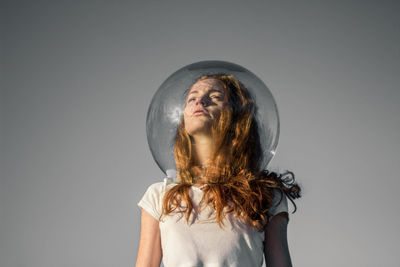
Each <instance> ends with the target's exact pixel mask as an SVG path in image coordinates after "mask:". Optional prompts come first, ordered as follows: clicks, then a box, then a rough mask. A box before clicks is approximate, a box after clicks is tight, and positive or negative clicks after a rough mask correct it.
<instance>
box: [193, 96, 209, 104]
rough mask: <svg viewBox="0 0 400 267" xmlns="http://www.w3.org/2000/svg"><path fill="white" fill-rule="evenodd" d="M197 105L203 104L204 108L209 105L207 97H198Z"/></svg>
mask: <svg viewBox="0 0 400 267" xmlns="http://www.w3.org/2000/svg"><path fill="white" fill-rule="evenodd" d="M195 104H196V105H198V104H201V105H203V106H206V105H207V96H206V95H204V96H199V97H196V100H195Z"/></svg>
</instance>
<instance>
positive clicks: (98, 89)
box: [0, 1, 400, 267]
mask: <svg viewBox="0 0 400 267" xmlns="http://www.w3.org/2000/svg"><path fill="white" fill-rule="evenodd" d="M399 7H400V5H399V4H398V2H397V1H247V3H244V1H196V2H194V1H193V2H189V1H180V2H172V1H163V2H161V1H160V2H159V3H156V2H151V1H146V2H145V1H143V2H139V1H26V2H23V1H6V2H2V4H1V8H2V9H1V12H2V15H1V20H2V24H1V31H2V38H1V113H0V115H1V116H0V118H1V139H0V140H1V161H0V162H1V185H0V190H1V191H0V200H1V202H0V203H1V205H0V212H1V213H0V216H1V217H0V266H1V267H14V266H18V267H19V266H35V267H36V266H38V267H39V266H40V267H43V266H134V263H135V261H136V254H137V248H138V242H139V227H140V225H139V222H140V221H139V220H140V217H139V215H140V213H139V208H138V207H137V206H136V203H137V202H138V201H139V199H140V198H141V196H142V195H143V193H144V191H145V189H146V188H147V186H148V185H150V184H151V183H154V182H157V181H161V180H162V178H163V174H162V172H161V171H160V170H159V169H158V167H157V166H156V164H155V162H154V161H153V159H152V156H151V154H150V151H149V149H148V145H147V140H146V132H145V118H146V112H147V108H148V105H149V103H150V100H151V98H152V96H153V94H154V93H155V91H156V90H157V88H158V86H159V85H160V84H161V83H162V82H163V81H164V80H165V79H166V78H167V77H168V76H169V75H170V74H172V73H173V72H174V71H176V70H177V69H178V68H180V67H182V66H184V65H187V64H190V63H193V62H196V61H200V60H226V61H231V62H234V63H237V64H240V65H242V66H244V67H246V68H248V69H249V70H251V71H253V72H254V73H255V74H256V75H257V76H259V77H260V78H261V79H262V80H264V81H265V83H266V84H267V85H268V86H269V87H270V89H271V91H272V93H273V95H274V96H275V99H276V101H277V104H278V108H279V112H280V119H281V135H280V141H279V145H278V149H277V154H276V156H275V158H274V159H273V161H272V162H271V165H270V167H271V169H272V170H274V171H284V170H292V171H293V172H294V173H295V174H296V179H297V181H298V182H299V183H300V184H301V185H302V186H303V187H304V191H303V198H302V199H301V200H299V201H298V202H297V203H298V212H296V213H295V214H291V215H290V218H291V219H290V223H289V233H288V235H289V236H288V238H289V246H290V251H291V256H292V261H293V263H294V265H295V266H298V267H302V266H304V267H307V266H335V267H336V266H363V267H365V266H399V263H398V258H399V252H400V251H399V244H398V240H399V239H400V236H399V230H398V225H400V216H399V214H398V210H399V208H398V204H399V203H400V196H399V194H398V191H399V190H398V188H399V186H400V182H399V175H398V173H399V171H400V161H399V149H400V142H399V137H400V116H399V115H400V112H399V111H400V106H399V104H398V102H399V100H400V90H399V80H400V78H399V76H400V75H399V74H400V73H399V69H400V66H399V47H400V42H399V37H400V35H399V21H400V20H399V16H398V14H399ZM290 209H292V207H290Z"/></svg>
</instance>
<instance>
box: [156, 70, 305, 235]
mask: <svg viewBox="0 0 400 267" xmlns="http://www.w3.org/2000/svg"><path fill="white" fill-rule="evenodd" d="M210 78H213V79H217V80H219V81H221V82H222V84H223V86H224V90H225V97H227V100H228V101H229V104H230V105H229V107H228V108H225V109H223V110H222V111H221V113H220V115H219V119H218V120H214V121H213V123H212V126H211V135H212V138H213V141H214V147H213V149H212V151H211V158H210V161H209V162H210V163H209V164H208V165H207V166H206V167H205V168H204V170H202V169H200V167H199V166H196V165H195V161H194V155H193V153H194V151H193V149H192V143H193V139H192V137H191V136H190V135H189V134H188V133H187V132H186V130H185V124H184V120H183V117H182V118H181V120H180V122H179V125H178V128H177V132H176V137H175V147H174V155H175V162H176V166H177V181H178V183H177V184H176V185H175V186H173V187H172V188H170V189H169V190H168V191H167V192H166V194H165V195H164V198H163V205H162V206H163V213H162V214H163V215H168V214H170V213H172V212H174V211H177V212H180V213H182V214H185V218H186V221H187V223H189V218H190V215H191V213H192V211H193V209H194V206H193V202H192V199H191V197H190V194H189V192H190V189H191V186H192V185H193V184H195V183H203V184H204V187H203V199H202V201H201V203H202V204H203V205H206V206H208V205H211V207H213V208H214V210H215V213H216V221H217V223H218V225H219V226H220V227H221V228H222V226H223V219H224V217H225V216H226V214H227V213H232V212H233V213H234V215H235V217H237V218H239V219H241V220H243V221H244V222H246V223H248V224H249V225H251V226H253V227H255V228H257V229H258V230H260V231H261V230H263V228H264V226H265V223H266V222H267V220H268V218H267V214H268V210H269V209H270V207H271V204H272V200H273V189H274V188H276V189H279V190H280V192H281V196H282V193H285V194H286V196H288V198H289V199H290V201H291V202H292V203H293V204H294V202H293V199H295V198H299V197H300V190H301V189H300V187H299V185H298V184H297V183H295V182H294V174H293V173H292V172H290V171H287V172H285V173H283V174H277V173H275V172H270V171H268V170H261V169H260V164H261V162H262V148H261V144H260V136H259V131H258V125H257V121H256V119H255V111H256V106H255V103H254V101H253V99H252V97H251V95H250V93H249V91H248V90H247V89H246V87H245V86H244V85H243V84H242V83H240V82H239V81H238V80H237V79H236V78H234V77H233V76H232V75H226V74H217V75H209V76H207V75H204V76H202V77H200V78H199V79H198V80H197V81H200V80H204V79H210ZM197 81H196V82H197ZM189 89H190V88H189ZM202 171H204V172H202ZM182 201H184V202H185V203H186V206H182V205H181V202H182ZM294 207H295V210H294V212H295V211H296V205H295V204H294Z"/></svg>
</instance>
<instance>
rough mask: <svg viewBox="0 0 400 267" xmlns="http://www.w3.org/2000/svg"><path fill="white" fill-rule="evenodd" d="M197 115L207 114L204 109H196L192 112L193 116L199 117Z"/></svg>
mask: <svg viewBox="0 0 400 267" xmlns="http://www.w3.org/2000/svg"><path fill="white" fill-rule="evenodd" d="M199 114H207V111H205V110H204V109H198V110H196V111H195V112H193V115H199Z"/></svg>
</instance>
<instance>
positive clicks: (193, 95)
mask: <svg viewBox="0 0 400 267" xmlns="http://www.w3.org/2000/svg"><path fill="white" fill-rule="evenodd" d="M225 94H226V93H225V89H224V86H223V84H222V82H221V81H220V80H217V79H213V78H209V79H204V80H201V81H198V82H196V83H195V84H193V85H192V87H191V88H190V90H189V92H188V95H187V97H186V102H185V108H184V111H183V117H184V122H185V129H186V131H187V133H188V134H189V135H191V136H194V135H196V134H210V129H211V128H210V126H211V125H212V123H213V121H215V120H218V118H219V115H220V113H221V110H222V109H224V108H226V107H228V106H229V102H228V100H227V99H228V97H227V96H226V95H225Z"/></svg>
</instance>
